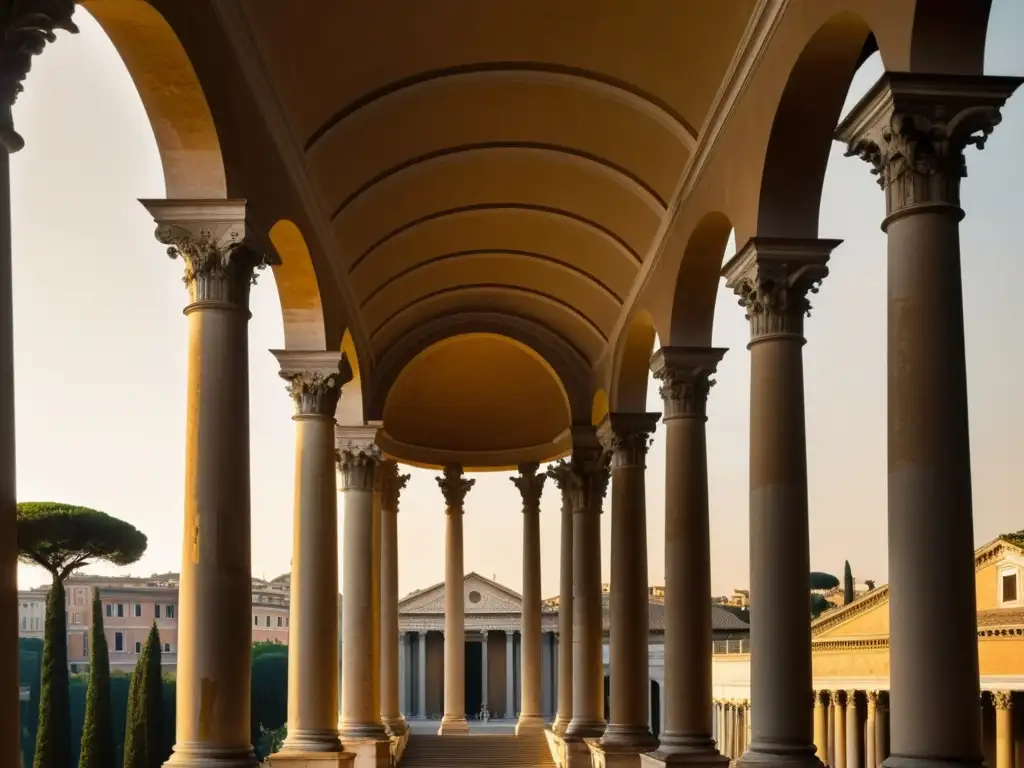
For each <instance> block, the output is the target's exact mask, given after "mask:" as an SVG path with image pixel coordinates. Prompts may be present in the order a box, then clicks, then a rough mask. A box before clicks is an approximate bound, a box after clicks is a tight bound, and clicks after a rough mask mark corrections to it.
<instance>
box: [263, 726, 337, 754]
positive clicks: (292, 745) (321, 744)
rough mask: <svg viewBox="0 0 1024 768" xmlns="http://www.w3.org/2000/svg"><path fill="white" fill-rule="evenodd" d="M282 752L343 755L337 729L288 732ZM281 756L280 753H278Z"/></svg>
mask: <svg viewBox="0 0 1024 768" xmlns="http://www.w3.org/2000/svg"><path fill="white" fill-rule="evenodd" d="M281 752H333V753H335V754H340V753H341V739H339V738H338V729H337V728H330V729H327V728H321V729H314V728H301V729H298V728H297V729H296V730H294V731H288V735H287V736H286V737H285V740H284V744H282V745H281ZM278 754H280V753H278Z"/></svg>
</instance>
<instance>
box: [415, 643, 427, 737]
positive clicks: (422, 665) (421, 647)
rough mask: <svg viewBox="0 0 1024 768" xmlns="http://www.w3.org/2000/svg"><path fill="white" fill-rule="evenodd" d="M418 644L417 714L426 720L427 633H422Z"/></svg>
mask: <svg viewBox="0 0 1024 768" xmlns="http://www.w3.org/2000/svg"><path fill="white" fill-rule="evenodd" d="M416 641H417V643H418V645H417V651H418V653H419V660H418V665H417V668H416V676H417V678H418V681H419V682H418V684H417V686H416V700H417V707H416V709H417V714H418V715H419V716H420V717H422V718H426V716H427V633H426V632H422V631H421V632H420V633H419V635H418V636H417V638H416Z"/></svg>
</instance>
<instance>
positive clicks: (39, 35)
mask: <svg viewBox="0 0 1024 768" xmlns="http://www.w3.org/2000/svg"><path fill="white" fill-rule="evenodd" d="M74 12H75V3H74V0H7V2H4V3H2V4H0V32H2V34H0V107H2V108H0V144H2V145H3V146H4V148H5V149H6V150H7V151H8V152H11V153H14V152H17V151H18V150H19V149H21V148H22V147H24V146H25V140H24V139H23V138H22V137H21V136H20V135H19V134H18V132H17V131H15V130H14V118H13V116H12V114H11V108H12V107H13V106H14V102H15V101H16V100H17V98H18V94H20V93H21V92H22V91H23V90H25V86H24V85H23V84H22V83H23V82H24V80H25V78H26V77H27V76H28V73H29V70H30V69H31V68H32V57H33V56H38V55H39V54H41V53H42V52H43V49H44V48H45V47H46V44H47V43H52V42H54V41H55V40H56V39H57V35H56V34H54V33H55V32H56V31H57V30H58V29H61V30H64V31H65V32H70V33H71V34H75V33H77V32H78V27H77V26H75V22H73V21H72V20H71V17H72V15H73V14H74Z"/></svg>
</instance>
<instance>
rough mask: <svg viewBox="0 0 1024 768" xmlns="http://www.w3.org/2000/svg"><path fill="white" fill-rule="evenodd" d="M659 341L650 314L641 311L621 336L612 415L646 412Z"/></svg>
mask: <svg viewBox="0 0 1024 768" xmlns="http://www.w3.org/2000/svg"><path fill="white" fill-rule="evenodd" d="M657 337H658V334H657V331H656V330H655V327H654V321H653V320H652V319H651V315H650V313H648V312H647V311H646V310H643V309H641V310H639V311H638V312H637V313H636V314H635V315H634V316H633V318H632V320H631V321H630V323H629V327H628V328H627V330H626V332H625V333H624V334H623V336H622V341H621V342H620V346H619V351H618V354H617V356H616V362H615V367H614V369H613V371H612V381H611V391H610V393H609V398H608V399H609V408H610V409H611V411H612V412H613V413H642V412H644V411H646V410H647V389H648V387H647V384H648V382H649V380H650V378H651V370H650V363H651V355H652V354H653V353H654V345H655V342H656V341H657Z"/></svg>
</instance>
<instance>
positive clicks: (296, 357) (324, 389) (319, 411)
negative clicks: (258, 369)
mask: <svg viewBox="0 0 1024 768" xmlns="http://www.w3.org/2000/svg"><path fill="white" fill-rule="evenodd" d="M270 353H271V354H272V355H273V356H274V357H276V358H277V362H278V363H280V364H281V374H280V375H281V378H282V379H284V380H285V381H287V382H288V394H289V395H291V397H292V400H293V401H294V402H295V416H296V417H303V416H310V417H322V418H327V419H333V418H334V412H335V411H336V410H337V408H338V398H340V397H341V388H342V387H344V386H345V385H346V384H348V383H349V382H350V381H352V367H351V366H350V365H349V364H348V359H347V358H346V357H345V353H344V352H307V351H292V350H284V349H272V350H270Z"/></svg>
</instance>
